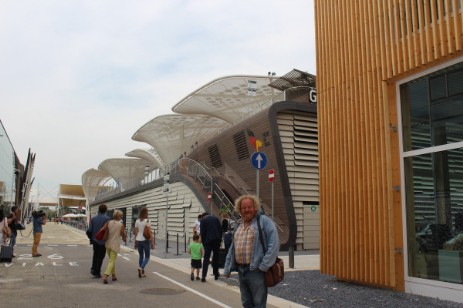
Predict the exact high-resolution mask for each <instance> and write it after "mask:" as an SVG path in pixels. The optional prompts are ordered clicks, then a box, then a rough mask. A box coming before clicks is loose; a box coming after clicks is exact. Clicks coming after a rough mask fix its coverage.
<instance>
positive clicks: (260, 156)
mask: <svg viewBox="0 0 463 308" xmlns="http://www.w3.org/2000/svg"><path fill="white" fill-rule="evenodd" d="M251 164H252V165H253V166H254V168H256V169H258V170H260V169H264V168H265V166H267V156H265V154H264V153H262V152H255V153H254V154H252V156H251Z"/></svg>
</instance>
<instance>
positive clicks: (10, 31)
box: [0, 0, 316, 202]
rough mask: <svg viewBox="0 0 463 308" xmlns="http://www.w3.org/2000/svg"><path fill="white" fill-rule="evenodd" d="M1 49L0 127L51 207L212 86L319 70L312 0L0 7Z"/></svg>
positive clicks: (8, 2) (87, 1)
mask: <svg viewBox="0 0 463 308" xmlns="http://www.w3.org/2000/svg"><path fill="white" fill-rule="evenodd" d="M0 41H1V48H0V106H1V107H0V120H1V121H2V123H3V126H4V127H5V129H6V132H7V134H8V137H9V138H10V141H11V143H12V144H13V147H14V149H15V151H16V154H17V155H18V157H19V160H20V161H21V163H23V164H25V163H26V159H27V153H28V151H29V149H31V151H32V153H35V154H36V160H35V166H34V173H33V177H34V178H35V179H34V187H33V189H32V190H33V192H32V196H31V198H32V199H33V198H37V199H39V200H44V201H55V202H56V201H57V194H58V190H59V185H60V184H75V185H81V184H82V174H83V173H84V172H85V171H87V170H89V169H91V168H95V169H96V168H98V165H99V164H100V163H101V162H102V161H104V160H106V159H108V158H122V157H125V153H128V152H130V151H132V150H134V149H149V148H150V145H149V144H146V143H141V142H137V141H133V140H132V136H133V134H134V133H135V132H136V131H137V130H138V129H139V128H141V127H142V126H143V125H144V124H145V123H147V122H148V121H150V120H151V119H153V118H155V117H157V116H160V115H164V114H171V113H172V111H171V108H172V107H173V106H174V105H175V104H176V103H177V102H179V101H180V100H181V99H183V98H184V97H186V96H187V95H189V94H190V93H191V92H193V91H195V90H196V89H198V88H200V87H201V86H203V85H204V84H206V83H208V82H210V81H212V80H214V79H216V78H219V77H223V76H228V75H236V74H240V75H243V74H247V75H262V76H267V73H268V72H275V73H276V75H277V76H280V75H284V74H286V73H288V72H289V71H291V70H292V69H294V68H296V69H299V70H302V71H306V72H309V73H311V74H316V58H315V29H314V3H313V0H263V1H261V0H247V1H244V0H241V1H237V0H234V1H228V0H182V1H180V0H156V1H152V0H136V1H127V0H126V1H122V0H101V1H96V0H67V1H62V0H43V1H36V0H17V1H16V0H15V1H13V0H0ZM34 193H35V195H34Z"/></svg>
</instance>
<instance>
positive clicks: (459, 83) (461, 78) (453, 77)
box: [447, 70, 463, 96]
mask: <svg viewBox="0 0 463 308" xmlns="http://www.w3.org/2000/svg"><path fill="white" fill-rule="evenodd" d="M447 82H448V85H447V88H448V92H449V96H453V95H455V94H460V93H463V70H459V71H456V72H451V73H448V76H447Z"/></svg>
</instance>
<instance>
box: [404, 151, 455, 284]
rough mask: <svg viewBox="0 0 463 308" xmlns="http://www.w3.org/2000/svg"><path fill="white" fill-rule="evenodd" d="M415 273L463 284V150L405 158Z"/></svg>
mask: <svg viewBox="0 0 463 308" xmlns="http://www.w3.org/2000/svg"><path fill="white" fill-rule="evenodd" d="M405 180H406V183H407V185H406V204H407V211H406V212H407V229H408V232H407V234H408V249H409V263H408V266H409V273H410V276H412V277H420V278H425V279H433V280H441V281H448V282H455V283H463V268H461V267H460V265H462V264H463V149H462V148H460V149H455V150H450V151H441V152H436V153H431V154H425V155H419V156H414V157H408V158H406V159H405Z"/></svg>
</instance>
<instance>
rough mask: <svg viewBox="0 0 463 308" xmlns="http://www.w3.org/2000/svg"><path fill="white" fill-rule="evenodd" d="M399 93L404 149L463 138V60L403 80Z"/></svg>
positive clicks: (420, 147)
mask: <svg viewBox="0 0 463 308" xmlns="http://www.w3.org/2000/svg"><path fill="white" fill-rule="evenodd" d="M438 74H439V75H438ZM447 88H448V89H449V91H451V93H452V95H449V96H448V95H447V94H446V91H447V90H446V89H447ZM428 95H430V96H429V97H428ZM400 96H401V104H402V105H401V107H402V140H403V150H404V151H405V152H407V151H411V150H418V149H424V148H428V147H431V146H438V145H444V144H449V143H455V142H460V141H463V69H462V64H461V63H459V64H457V65H454V66H452V67H450V68H446V69H445V70H442V71H440V72H436V73H434V74H432V75H428V76H424V77H421V78H419V79H416V80H413V81H410V82H408V83H405V84H402V85H401V86H400Z"/></svg>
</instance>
